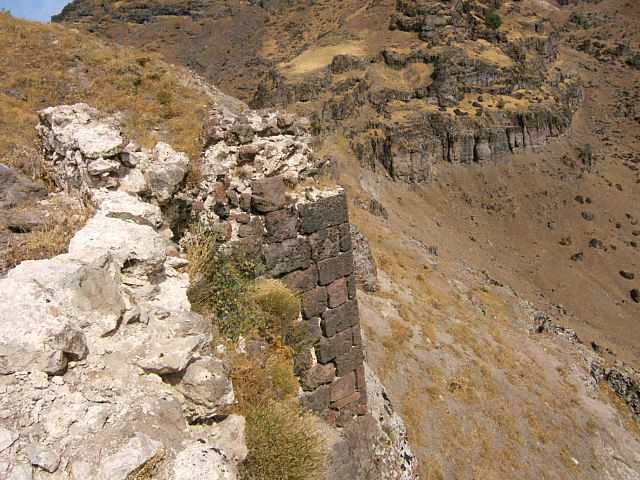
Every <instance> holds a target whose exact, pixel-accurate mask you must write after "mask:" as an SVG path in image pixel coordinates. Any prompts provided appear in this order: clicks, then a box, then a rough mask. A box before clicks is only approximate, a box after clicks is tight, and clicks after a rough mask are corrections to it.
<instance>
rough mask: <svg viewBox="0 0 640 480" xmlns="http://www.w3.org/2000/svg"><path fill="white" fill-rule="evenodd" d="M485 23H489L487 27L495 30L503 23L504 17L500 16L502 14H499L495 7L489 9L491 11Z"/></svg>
mask: <svg viewBox="0 0 640 480" xmlns="http://www.w3.org/2000/svg"><path fill="white" fill-rule="evenodd" d="M485 23H486V24H487V27H489V28H491V29H493V30H497V29H499V28H500V26H501V25H502V18H501V17H500V15H498V12H497V11H496V10H495V9H494V10H491V11H489V13H488V14H487V17H486V18H485Z"/></svg>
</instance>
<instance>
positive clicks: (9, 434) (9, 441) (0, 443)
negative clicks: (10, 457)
mask: <svg viewBox="0 0 640 480" xmlns="http://www.w3.org/2000/svg"><path fill="white" fill-rule="evenodd" d="M17 439H18V434H17V433H16V432H14V431H12V430H8V429H6V428H3V427H0V452H2V451H4V450H6V449H7V448H9V447H10V446H11V445H13V444H14V443H15V441H16V440H17Z"/></svg>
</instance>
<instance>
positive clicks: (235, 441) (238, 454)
mask: <svg viewBox="0 0 640 480" xmlns="http://www.w3.org/2000/svg"><path fill="white" fill-rule="evenodd" d="M245 426H246V420H245V418H244V417H243V416H242V415H229V416H228V417H227V418H226V419H225V420H224V421H222V422H220V423H217V424H214V425H212V428H211V430H210V433H209V440H210V442H211V443H212V444H213V445H215V446H216V447H218V448H220V449H221V450H223V451H224V453H225V454H226V455H227V457H229V458H231V459H232V460H234V461H235V462H236V463H238V464H239V463H241V462H243V461H244V459H245V458H247V455H248V454H249V449H248V448H247V443H246V441H245Z"/></svg>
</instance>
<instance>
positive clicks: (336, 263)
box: [214, 176, 367, 423]
mask: <svg viewBox="0 0 640 480" xmlns="http://www.w3.org/2000/svg"><path fill="white" fill-rule="evenodd" d="M217 192H218V195H219V198H218V200H217V203H216V205H217V206H214V210H217V211H225V210H227V209H232V210H234V212H233V213H232V214H231V213H230V214H229V216H228V217H226V218H225V219H221V218H219V222H220V223H218V224H217V228H218V229H219V230H220V231H222V232H224V233H225V234H226V236H227V239H228V241H229V244H230V245H231V246H233V247H236V248H241V249H242V250H243V251H244V252H246V253H249V254H251V255H252V257H253V258H255V259H256V261H257V263H258V264H259V268H260V269H261V270H262V271H263V272H264V275H265V276H267V277H272V278H279V279H282V281H283V282H284V283H285V284H287V285H288V286H289V287H290V288H291V289H292V290H294V291H296V292H298V293H299V294H300V296H301V305H302V316H301V319H300V320H299V322H298V323H297V324H296V325H295V326H294V331H293V333H292V334H291V335H290V336H289V338H287V339H286V340H287V342H288V343H289V344H290V345H291V346H292V347H293V348H294V349H295V351H296V355H295V358H294V367H295V372H296V374H297V375H298V376H299V377H300V381H301V385H302V388H303V391H304V393H303V395H302V400H303V403H304V404H305V405H306V406H307V407H309V408H310V409H312V410H314V411H315V412H318V413H320V414H322V415H323V416H325V418H327V419H328V420H329V421H331V422H339V423H342V422H346V421H347V419H348V418H351V417H353V416H354V415H357V414H365V413H366V410H367V409H366V389H365V380H364V370H363V359H364V356H363V351H362V340H361V336H360V323H359V314H358V302H357V298H356V282H355V276H354V272H353V269H354V267H353V253H352V244H351V231H350V228H349V215H348V210H347V199H346V195H345V192H344V191H343V190H342V189H339V188H336V189H331V190H317V189H311V190H308V191H307V192H306V193H305V194H304V195H297V194H296V193H295V192H288V191H287V187H286V186H285V182H284V179H283V178H282V177H281V176H275V177H265V178H262V179H258V180H255V181H253V183H252V184H251V193H250V194H248V195H247V193H246V192H245V194H244V195H240V196H238V195H237V192H236V191H235V190H234V189H233V188H232V187H229V188H227V186H225V184H224V183H219V184H218V186H217ZM236 198H238V199H239V200H238V202H235V199H236Z"/></svg>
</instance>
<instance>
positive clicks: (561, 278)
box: [59, 0, 640, 479]
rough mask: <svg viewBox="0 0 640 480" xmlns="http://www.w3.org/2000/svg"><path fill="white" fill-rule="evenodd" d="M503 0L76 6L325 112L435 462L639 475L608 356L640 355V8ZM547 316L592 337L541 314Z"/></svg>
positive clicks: (93, 21) (127, 34)
mask: <svg viewBox="0 0 640 480" xmlns="http://www.w3.org/2000/svg"><path fill="white" fill-rule="evenodd" d="M145 3H146V4H147V5H148V4H149V3H150V2H145ZM169 3H171V4H173V5H174V6H175V5H193V4H194V2H178V1H174V2H169ZM498 3H500V4H501V7H500V8H499V10H498V11H497V13H498V15H499V16H500V17H501V19H502V25H500V26H499V27H498V28H493V27H491V26H489V24H488V22H487V19H488V18H489V16H490V14H491V13H492V5H495V2H488V1H470V2H443V1H435V0H434V1H429V0H423V1H408V0H407V1H398V2H396V1H391V0H378V1H363V0H349V1H345V2H335V1H332V0H324V1H317V2H296V3H295V5H291V4H290V2H277V1H274V2H260V3H257V2H256V3H255V4H254V3H253V2H238V3H234V2H224V3H221V2H215V5H216V7H215V8H217V9H222V5H224V8H225V9H226V10H225V12H226V13H225V14H224V15H223V14H218V15H217V16H216V15H213V16H211V17H210V18H209V17H208V15H209V14H208V13H207V11H205V10H199V11H198V12H195V11H189V12H178V11H173V12H165V14H156V15H151V16H148V17H146V19H145V21H144V22H139V21H137V20H136V19H135V18H133V17H132V15H133V14H130V13H127V12H133V11H134V10H133V9H132V8H131V7H132V5H134V4H135V2H118V4H117V6H115V7H114V8H111V9H105V8H103V7H100V6H99V5H97V3H95V2H91V1H89V0H76V1H75V2H73V3H72V7H70V8H69V9H67V10H66V11H65V13H64V14H63V15H62V16H61V17H60V18H59V20H64V21H66V22H74V23H77V24H78V25H82V26H84V27H85V28H88V29H91V30H94V31H97V32H99V33H100V34H101V35H104V36H106V37H109V38H112V39H117V40H118V41H121V42H123V43H126V44H133V45H138V46H143V45H144V44H145V43H148V42H149V41H150V39H152V38H153V39H162V41H161V42H160V41H159V42H158V44H155V45H151V48H152V49H155V50H157V51H161V52H163V53H164V54H166V55H168V56H169V58H172V59H176V60H180V61H182V62H183V63H184V64H187V65H191V66H194V67H195V68H197V69H201V70H200V71H201V72H202V73H205V74H208V75H209V76H210V77H211V78H215V77H216V76H220V83H221V85H223V86H226V88H227V89H228V90H229V91H233V92H240V93H241V94H242V95H243V97H244V98H245V99H252V100H253V101H254V102H255V104H257V105H260V106H266V105H278V106H286V107H287V108H288V109H291V110H293V111H296V112H299V113H304V114H306V115H309V116H310V117H311V118H312V119H313V125H314V127H315V128H316V133H317V134H318V138H319V139H318V144H319V148H318V150H319V152H320V153H321V155H325V156H326V157H327V158H333V159H334V160H335V163H336V171H337V175H338V176H339V178H340V181H341V182H343V183H344V184H345V185H346V186H347V187H348V189H349V193H350V195H351V199H352V212H353V215H354V217H355V223H357V224H358V225H359V226H360V228H361V230H362V231H363V232H364V233H365V234H366V236H367V237H368V238H369V242H370V245H371V248H372V250H373V255H374V257H375V259H376V260H377V264H378V271H379V276H380V290H379V291H378V292H371V293H370V294H368V295H367V296H365V297H364V298H363V300H362V304H363V310H364V312H365V314H364V315H363V324H364V326H365V330H366V331H367V333H368V338H369V351H370V352H371V354H370V355H371V362H372V364H373V365H374V367H376V368H377V369H378V370H379V371H380V372H381V375H382V377H383V380H384V381H385V382H386V384H388V385H389V386H390V390H391V392H390V393H391V395H392V397H393V398H396V399H397V400H398V401H401V402H402V403H403V412H402V413H403V414H404V415H405V417H406V418H407V420H408V423H409V425H410V427H411V431H410V433H411V436H412V440H413V442H414V445H415V446H416V450H417V451H418V453H419V455H420V458H421V460H422V468H423V475H424V477H425V478H497V479H501V478H509V477H517V478H567V479H572V478H594V479H599V478H612V479H629V478H631V479H633V478H637V476H638V474H637V472H638V471H639V470H640V468H639V466H638V458H639V457H638V455H639V450H638V443H637V438H638V430H637V423H636V422H637V420H635V419H634V418H633V416H632V415H631V414H630V413H629V408H628V406H627V405H626V404H625V403H624V402H623V401H622V400H621V399H620V398H618V397H617V396H616V395H615V394H613V393H612V388H611V387H610V384H609V383H607V382H600V383H597V381H596V380H602V378H601V377H600V376H599V374H598V371H599V370H598V368H592V367H593V366H594V365H595V366H598V365H601V364H605V365H606V366H611V365H614V364H615V363H616V362H617V361H619V360H624V361H625V362H627V363H629V364H630V365H632V366H638V364H640V350H638V348H639V347H638V346H639V345H640V337H639V336H638V335H640V333H639V332H640V331H639V330H638V329H637V328H636V324H637V318H638V313H639V308H640V305H638V303H636V301H635V300H634V299H633V296H632V291H634V289H638V288H640V285H639V284H638V281H639V279H640V271H639V269H640V264H639V263H638V260H637V258H638V257H637V252H638V235H639V234H640V231H639V230H638V226H637V223H638V219H639V218H640V211H638V198H639V196H638V195H639V194H640V191H639V190H638V188H639V187H638V182H639V178H638V162H639V161H640V158H639V157H638V149H639V147H640V122H639V118H640V117H639V112H638V110H637V105H638V99H639V98H640V74H639V71H638V58H640V57H638V55H639V52H640V46H639V40H640V37H639V34H640V32H638V28H637V23H638V21H639V20H640V7H639V6H638V4H637V2H631V1H628V0H603V1H601V2H588V1H584V2H583V1H571V2H564V1H563V2H554V1H546V0H523V1H503V2H498ZM161 4H162V5H164V3H153V4H152V5H161ZM149 8H151V9H152V10H153V9H154V8H155V7H149ZM158 8H159V7H158ZM203 8H204V7H203ZM207 8H213V7H209V6H207ZM82 11H83V12H84V13H82V14H81V13H79V12H82ZM166 13H168V14H166ZM253 22H257V23H253ZM168 25H180V27H179V28H173V29H168V28H167V26H168ZM195 25H199V27H198V28H200V26H203V25H216V26H217V27H218V28H217V29H216V30H215V32H212V34H210V35H207V34H203V35H202V36H198V35H194V33H193V31H194V29H195V28H196V27H195ZM247 25H253V28H251V29H250V31H249V30H248V29H247V28H246V26H247ZM211 28H213V27H211ZM235 32H244V33H243V35H245V34H246V40H247V41H246V42H245V43H243V44H242V52H241V53H239V52H238V49H240V48H241V47H240V44H236V45H235V47H234V48H227V49H226V50H225V52H224V53H223V54H222V56H220V57H216V58H214V57H212V56H207V55H205V56H203V61H204V62H212V63H202V62H200V64H191V63H189V62H191V61H192V59H193V58H195V57H194V55H195V54H194V53H190V54H187V53H185V52H187V45H191V46H197V48H195V47H194V50H200V51H205V50H206V49H207V48H214V47H213V45H225V43H224V42H226V41H227V40H224V39H222V40H221V37H225V35H226V36H227V38H228V39H229V41H230V42H231V43H234V41H232V40H231V39H232V38H235V37H234V35H236V33H235ZM242 38H245V37H242ZM220 42H222V43H220ZM209 44H210V45H211V47H209ZM223 48H224V47H223ZM205 57H206V58H205ZM223 61H224V64H225V65H227V67H225V68H216V67H215V65H217V63H216V62H223ZM233 65H236V66H237V69H236V70H234V69H233V68H231V66H233ZM238 70H239V71H238ZM207 72H209V73H207ZM256 72H261V73H262V74H263V75H262V78H258V77H259V76H258V75H257V74H256ZM543 318H549V319H551V321H552V322H553V323H555V324H558V325H562V326H565V327H570V328H572V329H574V330H575V331H577V334H578V337H579V338H581V339H582V341H583V342H584V344H583V345H580V344H578V345H576V344H575V343H572V342H570V341H565V340H564V339H563V338H564V337H562V336H561V339H560V340H558V339H556V338H554V335H548V334H542V335H535V334H530V333H529V330H530V329H531V331H533V332H535V331H537V330H538V329H539V328H538V325H537V322H538V321H539V320H540V319H543ZM536 319H537V320H536ZM545 325H548V324H546V323H545ZM545 329H547V330H552V331H559V332H561V333H566V331H563V330H561V329H560V330H558V329H554V328H550V327H548V326H547V327H544V328H542V330H543V331H544V330H545ZM570 336H571V335H570ZM585 345H588V347H585ZM425 372H426V374H425ZM613 383H615V382H613ZM614 388H615V385H614ZM637 388H638V387H637V384H636V385H631V386H630V387H629V388H628V390H624V389H622V390H624V391H623V396H625V395H627V400H629V399H630V398H631V397H632V396H633V395H636V396H637V391H638V390H637ZM618 390H620V389H618ZM634 398H635V397H634ZM468 459H471V461H469V460H468Z"/></svg>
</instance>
